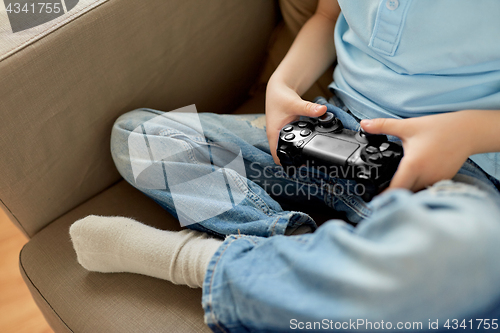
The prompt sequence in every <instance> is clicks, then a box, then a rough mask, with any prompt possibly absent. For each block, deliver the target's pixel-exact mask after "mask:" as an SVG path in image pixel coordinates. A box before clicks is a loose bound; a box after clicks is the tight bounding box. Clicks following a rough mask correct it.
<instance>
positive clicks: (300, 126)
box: [297, 122, 307, 128]
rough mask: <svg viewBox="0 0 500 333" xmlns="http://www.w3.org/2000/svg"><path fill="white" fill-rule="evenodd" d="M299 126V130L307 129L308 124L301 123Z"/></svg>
mask: <svg viewBox="0 0 500 333" xmlns="http://www.w3.org/2000/svg"><path fill="white" fill-rule="evenodd" d="M297 125H298V126H299V128H304V127H307V123H303V122H300V123H298V124H297Z"/></svg>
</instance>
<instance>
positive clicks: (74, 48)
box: [0, 0, 276, 237]
mask: <svg viewBox="0 0 500 333" xmlns="http://www.w3.org/2000/svg"><path fill="white" fill-rule="evenodd" d="M275 24H276V15H275V4H274V2H271V1H268V0H254V1H236V2H235V1H231V0H212V1H209V2H205V3H204V5H203V6H200V5H199V1H198V0H172V1H162V0H150V1H148V2H147V4H146V3H144V2H141V3H138V2H137V1H132V0H112V1H107V2H104V3H103V4H101V5H100V6H98V7H96V8H94V9H93V10H90V11H88V12H86V13H85V14H84V15H82V16H80V17H79V18H78V19H76V20H74V21H71V22H69V23H67V24H66V25H64V26H62V27H61V28H59V29H57V30H55V31H53V32H52V33H50V34H48V35H46V36H45V37H44V38H43V39H40V40H38V41H37V42H35V43H33V44H31V45H29V46H27V47H25V48H23V49H22V50H20V51H19V52H16V53H15V54H12V55H10V56H9V57H7V58H5V59H4V60H3V61H0V117H1V119H2V121H1V122H0V147H1V150H2V158H1V159H0V172H1V173H2V177H1V178H0V200H1V203H2V208H3V209H4V210H6V211H7V212H9V214H10V216H11V218H13V219H14V220H15V221H16V222H17V223H18V224H19V225H21V227H22V230H23V231H24V232H25V233H26V234H27V235H28V236H30V237H31V236H33V235H34V234H35V233H36V232H37V231H39V230H40V229H41V228H43V227H44V226H46V225H47V224H48V223H49V222H51V221H53V220H54V219H56V218H57V217H58V216H61V215H62V214H64V213H66V212H68V211H69V210H71V209H72V208H74V207H76V206H78V205H79V204H80V203H82V202H83V201H85V200H87V199H88V198H90V197H92V196H94V195H96V194H97V193H99V192H100V191H102V190H103V189H105V188H107V187H108V186H110V185H111V184H112V183H114V182H116V181H118V180H119V178H120V177H119V175H118V173H117V171H116V169H115V167H114V165H113V162H112V160H111V155H110V151H109V135H110V131H111V126H112V124H113V122H114V120H115V119H116V118H117V117H118V116H119V115H120V114H122V113H125V112H126V111H130V110H133V109H135V108H138V107H151V108H156V109H160V110H165V111H169V110H173V109H176V108H178V107H181V106H185V105H189V104H192V103H196V105H197V108H198V110H199V111H218V112H228V111H230V110H232V109H234V107H235V106H236V105H237V104H238V103H240V102H241V101H242V99H243V98H244V97H245V96H246V93H247V91H248V89H249V87H250V85H251V84H252V83H253V82H254V81H255V78H256V76H257V75H258V73H259V69H260V68H261V66H262V63H263V59H264V58H263V57H264V55H265V51H266V48H267V44H268V40H269V37H270V35H271V33H272V30H273V28H274V26H275ZM228 27H230V28H228Z"/></svg>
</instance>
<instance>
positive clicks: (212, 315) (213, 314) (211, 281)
mask: <svg viewBox="0 0 500 333" xmlns="http://www.w3.org/2000/svg"><path fill="white" fill-rule="evenodd" d="M237 239H238V238H235V239H233V240H232V241H230V242H229V243H228V244H226V247H225V248H224V250H223V251H222V252H221V253H220V254H219V256H218V258H217V261H216V262H215V264H214V268H213V270H212V276H211V277H210V284H209V286H210V287H209V289H208V293H209V295H210V296H211V295H212V285H213V282H214V281H213V280H214V276H215V269H216V268H217V265H218V264H219V261H220V259H221V258H222V256H223V254H224V253H225V252H226V250H227V249H228V248H229V246H230V245H231V244H232V243H233V242H234V241H236V240H237ZM210 298H212V297H210ZM208 306H209V311H210V316H211V317H212V320H213V322H214V325H215V326H217V328H219V329H220V330H221V331H222V332H226V331H225V330H224V329H223V328H222V327H221V326H220V325H219V322H218V320H217V318H216V317H215V313H214V309H213V307H212V301H210V303H209V305H208Z"/></svg>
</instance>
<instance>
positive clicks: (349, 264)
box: [111, 101, 500, 332]
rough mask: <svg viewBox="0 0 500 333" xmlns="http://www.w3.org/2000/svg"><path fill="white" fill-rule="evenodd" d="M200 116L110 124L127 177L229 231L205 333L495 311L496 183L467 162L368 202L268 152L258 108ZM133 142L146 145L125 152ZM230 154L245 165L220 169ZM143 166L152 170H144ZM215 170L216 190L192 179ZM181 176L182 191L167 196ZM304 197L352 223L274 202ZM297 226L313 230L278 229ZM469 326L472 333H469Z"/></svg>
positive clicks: (215, 265)
mask: <svg viewBox="0 0 500 333" xmlns="http://www.w3.org/2000/svg"><path fill="white" fill-rule="evenodd" d="M319 102H324V103H325V104H327V105H328V110H329V112H333V113H335V114H336V116H337V117H339V118H341V120H342V121H343V123H344V125H345V126H346V127H347V128H351V129H358V128H359V123H358V120H357V119H355V118H354V117H352V116H351V115H349V114H348V113H346V112H345V110H342V109H341V105H338V106H334V105H332V104H328V103H326V101H319ZM198 116H199V119H200V124H201V128H200V127H197V126H195V125H193V124H195V123H196V121H197V120H196V119H194V117H197V116H196V115H193V114H189V113H186V114H175V115H174V114H170V113H163V112H160V111H155V110H150V109H139V110H135V111H132V112H129V113H127V114H124V115H123V116H121V117H120V118H119V119H118V120H117V121H116V123H115V125H114V128H113V133H112V138H111V150H112V154H113V158H114V161H115V164H116V166H117V168H118V170H119V172H120V173H121V175H122V176H123V177H124V178H125V179H126V180H127V181H128V182H129V183H130V184H132V185H133V186H135V187H137V188H138V189H139V190H141V191H142V192H143V193H145V194H146V195H148V196H149V197H151V198H153V199H154V200H155V201H156V202H157V203H158V204H160V205H161V206H162V207H163V208H165V209H166V210H168V211H169V212H170V213H172V214H173V215H174V216H176V217H178V218H179V219H180V220H184V221H188V222H190V223H189V224H188V223H186V224H188V227H189V228H192V229H195V230H201V231H206V232H209V233H212V234H214V235H219V236H226V238H225V241H224V242H223V244H222V245H221V246H220V248H219V249H218V251H217V252H216V253H215V255H214V256H213V257H212V260H211V262H210V264H209V267H208V270H207V274H206V277H205V281H204V285H203V299H202V304H203V308H204V310H205V321H206V323H207V324H208V325H209V327H210V328H211V329H212V330H213V331H215V332H288V331H297V330H299V329H300V328H304V329H307V328H311V329H309V330H307V331H314V330H317V331H320V330H324V329H327V328H328V329H332V330H333V329H335V328H337V329H339V328H340V330H341V331H345V332H348V331H373V330H377V331H383V329H382V328H386V329H389V330H390V331H398V328H402V329H401V331H407V332H408V331H419V332H420V331H427V330H429V320H430V322H432V323H433V322H435V321H436V320H439V322H438V325H439V330H434V329H433V330H429V331H433V332H436V331H448V330H447V329H445V328H444V327H443V325H444V324H445V322H446V320H447V319H450V322H449V324H450V327H452V326H453V322H452V321H451V320H453V319H457V320H459V321H460V322H461V321H462V320H463V319H466V320H470V319H472V320H475V319H476V318H481V319H490V324H491V319H493V318H499V316H500V287H498V281H500V260H499V259H498V258H500V242H499V241H500V195H499V191H498V189H497V186H498V181H497V180H496V179H493V178H491V177H489V176H488V175H487V174H485V173H484V172H483V171H482V170H481V169H480V168H479V167H478V166H476V165H475V164H474V163H473V162H472V161H470V160H469V161H467V162H466V163H465V164H464V166H463V167H462V169H461V170H460V172H459V174H458V175H457V176H456V177H455V179H454V181H442V182H440V183H437V184H435V185H434V186H432V187H430V188H428V189H426V190H423V191H420V192H418V193H415V194H414V193H411V192H409V191H406V190H394V191H390V192H387V193H385V194H382V195H379V196H377V197H376V198H375V199H374V200H372V201H371V202H370V203H365V202H364V201H363V200H362V199H361V198H359V197H358V196H357V195H356V194H355V193H352V192H351V191H349V190H350V186H351V185H350V184H348V183H347V181H345V180H342V179H338V178H334V177H330V176H329V175H326V174H322V173H318V172H314V171H311V170H304V169H301V170H300V172H299V173H298V174H296V175H295V176H294V177H289V176H288V175H286V174H284V173H283V171H282V169H281V167H278V166H277V165H275V164H274V162H273V159H272V157H271V155H270V152H269V145H268V142H267V137H266V133H265V127H264V124H265V120H264V118H263V117H264V116H263V115H245V116H241V115H217V114H210V113H202V114H199V115H198ZM154 119H157V120H158V119H159V121H155V120H154ZM131 137H132V138H135V139H138V140H139V141H140V142H144V143H145V146H144V147H146V148H145V149H146V150H147V151H146V152H143V153H142V155H141V153H137V152H135V153H131V151H133V149H132V148H131V146H130V145H131V142H132V141H133V140H132V141H131ZM393 139H394V138H393ZM141 140H142V141H141ZM227 147H233V148H234V147H237V149H235V150H232V149H233V148H227ZM153 148H154V149H153ZM226 148H227V150H232V151H230V154H229V155H230V156H232V157H231V158H226V157H227V155H224V151H225V150H226ZM158 151H164V152H167V151H170V152H172V153H171V154H163V155H161V156H160V155H158ZM155 155H156V156H159V157H155ZM221 156H222V157H221ZM238 156H240V157H241V158H242V159H241V161H242V163H243V165H244V168H242V169H238V168H237V167H236V168H230V167H227V165H230V162H231V160H233V157H234V160H236V159H237V157H238ZM147 168H149V169H150V170H153V171H154V170H156V171H154V172H151V173H150V177H148V178H147V179H141V175H140V174H139V171H140V170H146V169H147ZM138 170H139V171H138ZM215 173H218V175H219V176H220V179H224V182H223V183H221V184H222V185H220V186H218V185H217V184H215V183H214V184H215V185H213V184H212V183H210V184H212V185H213V186H212V185H207V186H204V185H203V184H204V183H203V182H198V183H196V182H190V181H189V180H190V179H200V177H208V176H210V175H211V174H215ZM169 176H170V177H169ZM179 178H186V179H188V180H187V181H186V184H189V186H187V187H183V189H182V191H180V192H179V193H180V194H179V193H178V194H176V195H173V194H172V193H174V192H175V191H177V189H178V187H179V184H180V182H177V179H179ZM207 179H208V178H207ZM192 184H195V185H192ZM196 184H197V185H196ZM207 184H208V183H207ZM181 185H182V184H181ZM174 188H175V191H174V190H173V189H174ZM339 188H340V189H342V191H339V190H338V189H339ZM228 193H229V194H230V195H229V196H228ZM228 198H229V199H230V201H228V200H229V199H228ZM228 202H229V203H228ZM304 202H307V203H310V204H311V205H323V206H326V207H329V208H331V211H332V215H333V214H334V213H335V212H343V213H345V216H346V218H347V219H348V220H349V221H350V222H351V224H348V223H346V222H344V221H342V220H330V221H328V222H325V223H324V224H323V225H321V226H320V227H319V228H317V226H316V223H315V222H314V220H313V219H312V218H311V217H310V216H309V215H307V214H306V213H303V212H301V211H300V210H298V209H297V211H291V210H284V209H283V208H282V206H283V205H284V204H286V206H287V207H290V206H291V207H299V206H300V204H303V203H304ZM179 207H182V209H181V210H183V211H182V212H180V211H179ZM219 208H220V209H219ZM335 214H336V213H335ZM181 215H182V216H181ZM354 224H357V226H356V227H354V226H353V225H354ZM300 225H309V226H311V228H312V229H316V230H315V232H314V233H310V234H304V235H300V236H284V234H286V233H287V230H293V229H295V228H297V227H298V226H300ZM382 321H383V323H384V324H381V322H382ZM400 322H401V323H402V324H399V323H400ZM419 322H421V323H422V324H421V325H422V326H421V327H419V326H418V323H419ZM353 323H355V325H354V324H353ZM389 323H390V325H391V327H389V326H388V325H389ZM406 323H412V325H417V326H413V329H404V325H405V324H406ZM415 323H416V324H415ZM478 323H479V321H477V322H476V321H473V324H474V330H470V331H479V330H478V329H476V326H477V324H478ZM469 324H470V322H467V325H469ZM380 325H382V326H380ZM384 325H385V326H384ZM401 325H403V326H401ZM406 325H408V324H406ZM377 326H378V329H377Z"/></svg>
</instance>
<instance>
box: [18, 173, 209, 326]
mask: <svg viewBox="0 0 500 333" xmlns="http://www.w3.org/2000/svg"><path fill="white" fill-rule="evenodd" d="M89 214H96V215H106V216H113V215H120V216H128V217H131V218H134V219H137V220H138V221H141V222H143V223H146V224H148V225H151V226H154V227H157V228H160V229H169V230H179V229H180V225H179V223H178V222H177V221H176V220H174V219H173V218H172V217H171V216H170V215H169V214H168V213H166V212H165V211H164V210H163V209H162V208H160V206H159V205H157V204H156V203H155V202H153V201H152V200H150V199H149V198H147V197H146V196H144V195H143V194H142V193H140V192H139V191H137V190H136V189H134V188H133V187H132V186H130V185H129V184H128V183H126V182H125V181H121V182H119V183H118V184H116V185H114V186H113V187H111V188H109V189H108V190H106V191H104V192H103V193H101V194H99V195H98V196H96V197H94V198H92V199H91V200H89V201H87V202H86V203H84V204H82V205H81V206H79V207H78V208H76V209H74V210H73V211H71V212H69V213H68V214H66V215H64V216H62V217H61V218H59V219H57V220H56V221H54V222H53V223H51V224H50V225H49V226H47V227H46V228H45V229H43V230H42V231H40V232H39V233H38V234H37V235H36V236H35V237H33V239H31V240H30V241H29V243H28V244H26V245H25V247H24V248H23V250H22V252H21V255H20V267H21V272H22V274H23V276H24V279H25V281H26V283H27V285H28V287H29V289H30V291H31V293H32V294H33V297H34V298H35V300H37V303H38V306H39V307H40V308H41V310H42V312H43V313H44V315H45V316H46V318H47V321H48V322H49V323H50V324H51V325H52V327H53V328H54V329H57V331H62V329H63V328H64V329H66V330H68V331H72V332H79V333H84V332H91V333H95V332H107V333H108V332H109V333H111V332H119V333H126V332H131V333H136V332H174V331H175V332H186V333H188V332H189V333H191V332H205V331H206V332H209V331H210V330H209V329H208V327H206V326H205V324H204V322H203V310H202V307H201V289H191V288H189V287H186V286H179V285H174V284H172V283H170V282H168V281H164V280H159V279H155V278H150V277H147V276H142V275H138V274H129V273H113V274H103V273H93V272H88V271H86V270H85V269H84V268H82V267H81V266H80V265H79V264H78V262H77V261H76V254H75V252H74V250H73V247H72V244H71V241H70V238H69V232H68V229H69V226H70V225H71V224H72V223H73V222H74V221H76V220H77V219H80V218H82V217H85V216H87V215H89ZM174 328H175V330H174Z"/></svg>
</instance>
